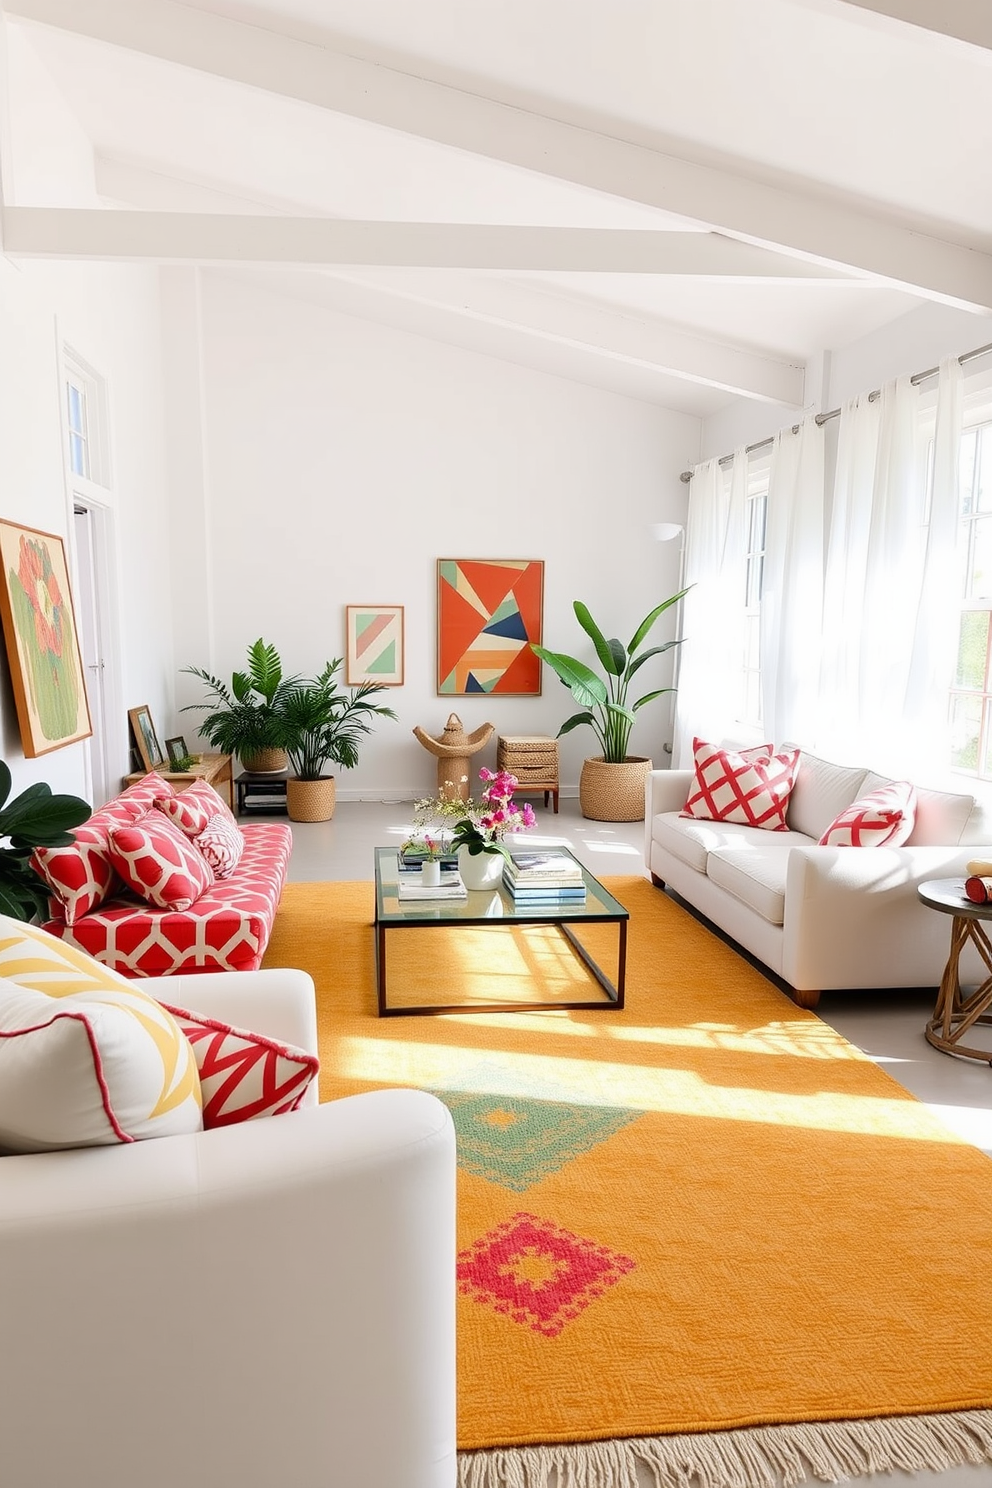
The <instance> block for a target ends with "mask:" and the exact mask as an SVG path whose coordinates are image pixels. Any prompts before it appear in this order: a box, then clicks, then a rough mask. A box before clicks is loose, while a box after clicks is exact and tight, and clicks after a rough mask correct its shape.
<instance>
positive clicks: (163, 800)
mask: <svg viewBox="0 0 992 1488" xmlns="http://www.w3.org/2000/svg"><path fill="white" fill-rule="evenodd" d="M155 805H156V806H157V807H158V809H159V811H161V812H162V813H163V814H164V815H165V816H167V817H168V818H169V820H170V821H171V822H175V824H176V826H177V827H179V828H180V830H181V831H183V832H185V833H186V836H187V837H199V835H200V833H201V832H202V831H203V829H204V827H205V826H206V825H207V823H208V822H210V821H213V819H214V817H216V816H224V817H226V818H227V819H228V821H231V822H233V821H234V817H233V816H232V815H231V813H230V811H228V809H227V807H226V805H225V804H224V802H223V801H222V799H221V797H220V796H219V795H218V794H217V792H216V791H215V790H214V788H213V786H212V785H209V784H208V783H207V781H205V780H194V782H193V784H192V785H191V786H188V787H187V789H186V790H184V791H178V792H174V793H173V794H172V795H171V796H159V797H157V799H156V801H155Z"/></svg>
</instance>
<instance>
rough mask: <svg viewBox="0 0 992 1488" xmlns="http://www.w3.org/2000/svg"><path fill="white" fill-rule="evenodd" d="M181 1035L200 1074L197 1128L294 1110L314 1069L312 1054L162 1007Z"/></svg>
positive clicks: (257, 1035) (318, 1063) (226, 1025)
mask: <svg viewBox="0 0 992 1488" xmlns="http://www.w3.org/2000/svg"><path fill="white" fill-rule="evenodd" d="M163 1006H164V1007H165V1010H166V1012H168V1013H171V1014H172V1016H173V1017H174V1018H175V1020H176V1022H177V1023H178V1024H179V1027H180V1028H181V1029H182V1031H183V1033H184V1034H185V1035H186V1037H187V1039H188V1040H189V1042H190V1045H191V1046H192V1049H193V1057H194V1058H195V1060H196V1066H197V1069H198V1070H199V1073H200V1089H201V1090H202V1092H203V1125H204V1127H212V1126H232V1125H233V1124H234V1123H235V1122H238V1121H254V1120H255V1119H256V1118H257V1117H259V1116H279V1115H281V1114H282V1113H283V1112H284V1111H295V1110H296V1108H297V1106H299V1104H300V1102H301V1100H302V1099H303V1097H304V1095H305V1094H306V1090H307V1086H308V1085H309V1084H310V1081H311V1080H312V1079H313V1078H314V1077H315V1075H316V1074H317V1071H318V1070H319V1068H320V1062H319V1060H318V1059H317V1057H316V1055H315V1054H308V1053H307V1052H306V1050H304V1049H297V1048H294V1046H293V1045H292V1044H280V1043H277V1042H276V1040H275V1039H270V1038H266V1037H265V1035H264V1034H261V1033H249V1032H247V1030H246V1029H244V1028H232V1027H231V1025H230V1024H229V1023H221V1022H219V1021H218V1020H217V1019H216V1018H203V1017H201V1016H200V1014H199V1013H191V1012H189V1011H187V1010H186V1009H185V1008H178V1007H170V1006H169V1005H168V1004H167V1003H165V1004H163Z"/></svg>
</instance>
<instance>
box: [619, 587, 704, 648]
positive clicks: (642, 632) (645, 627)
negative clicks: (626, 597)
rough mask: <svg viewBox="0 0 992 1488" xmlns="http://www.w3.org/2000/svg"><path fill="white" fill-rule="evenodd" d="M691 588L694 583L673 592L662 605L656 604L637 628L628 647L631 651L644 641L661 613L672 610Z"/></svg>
mask: <svg viewBox="0 0 992 1488" xmlns="http://www.w3.org/2000/svg"><path fill="white" fill-rule="evenodd" d="M691 588H692V585H691V584H690V585H689V586H688V588H686V589H680V590H679V592H678V594H673V595H672V597H671V599H664V600H662V602H661V604H660V605H656V606H655V608H654V609H653V610H652V611H651V613H650V615H646V616H645V617H644V619H643V620H642V621H641V623H640V625H639V626H638V627H637V629H636V630H635V632H634V635H633V638H632V640H631V643H630V645H629V647H628V648H627V649H628V650H629V651H636V650H637V648H638V646H639V645H640V644H641V642H642V641H643V639H644V637H645V636H646V635H647V633H648V631H649V630H650V629H651V627H652V625H654V623H655V621H656V620H657V619H658V617H659V615H663V614H664V613H665V611H666V610H670V609H671V607H672V605H674V604H678V602H679V600H680V599H681V598H682V596H683V595H684V594H688V592H689V589H691Z"/></svg>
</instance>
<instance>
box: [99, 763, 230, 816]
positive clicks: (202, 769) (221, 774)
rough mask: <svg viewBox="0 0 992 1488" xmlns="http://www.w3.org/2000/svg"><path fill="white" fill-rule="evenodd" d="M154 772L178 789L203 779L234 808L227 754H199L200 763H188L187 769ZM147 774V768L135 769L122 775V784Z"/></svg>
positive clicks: (133, 781) (132, 783)
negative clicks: (129, 773) (130, 773)
mask: <svg viewBox="0 0 992 1488" xmlns="http://www.w3.org/2000/svg"><path fill="white" fill-rule="evenodd" d="M155 773H156V775H161V777H162V779H163V780H168V781H169V783H170V784H171V785H174V786H175V787H176V790H180V791H182V790H185V789H186V787H187V786H188V785H192V784H193V782H194V780H205V781H206V782H207V784H208V785H212V786H213V788H214V790H215V791H216V792H217V793H218V795H221V796H223V797H224V799H225V801H226V802H227V804H228V806H230V808H231V810H232V811H233V810H234V776H233V771H232V769H231V756H230V755H229V754H203V755H201V756H200V763H199V764H198V765H190V767H189V769H188V770H156V771H155ZM147 774H148V771H147V770H136V771H135V772H134V773H133V774H132V775H125V776H124V784H125V785H134V783H135V781H137V780H143V779H144V778H145V776H146V775H147Z"/></svg>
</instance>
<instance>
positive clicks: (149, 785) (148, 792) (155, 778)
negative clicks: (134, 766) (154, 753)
mask: <svg viewBox="0 0 992 1488" xmlns="http://www.w3.org/2000/svg"><path fill="white" fill-rule="evenodd" d="M175 794H176V793H175V791H174V790H173V788H172V782H171V781H169V780H165V779H163V777H162V776H161V775H159V774H157V773H156V771H155V770H149V771H148V774H147V775H142V777H141V779H140V780H136V781H135V782H134V784H133V785H129V786H128V787H127V789H126V790H122V791H121V793H120V795H119V796H115V797H114V799H113V800H112V801H108V802H107V804H106V806H101V808H100V810H101V811H112V812H114V813H115V814H116V815H118V818H119V819H120V820H125V821H137V820H138V817H139V816H144V814H145V812H146V811H151V809H152V806H153V805H154V804H155V802H156V800H157V799H158V798H159V796H174V795H175ZM121 813H124V815H123V816H121Z"/></svg>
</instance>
